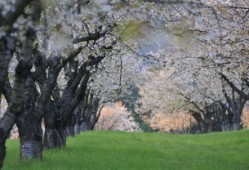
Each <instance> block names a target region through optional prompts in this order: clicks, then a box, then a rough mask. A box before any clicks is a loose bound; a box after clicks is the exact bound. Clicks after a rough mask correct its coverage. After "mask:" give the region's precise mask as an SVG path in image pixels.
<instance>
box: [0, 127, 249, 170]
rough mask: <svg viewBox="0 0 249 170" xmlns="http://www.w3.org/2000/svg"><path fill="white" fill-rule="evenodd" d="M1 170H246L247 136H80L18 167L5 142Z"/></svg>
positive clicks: (13, 145) (12, 144) (12, 146)
mask: <svg viewBox="0 0 249 170" xmlns="http://www.w3.org/2000/svg"><path fill="white" fill-rule="evenodd" d="M7 147H8V148H7V158H6V160H5V165H4V167H3V170H22V169H23V170H29V169H30V170H45V169H48V170H49V169H50V170H77V169H84V170H88V169H92V170H102V169H103V170H120V169H124V170H137V169H138V170H147V169H148V170H159V169H162V170H174V169H176V170H181V169H191V170H195V169H196V170H202V169H203V170H205V169H207V170H215V169H222V170H229V169H231V170H243V169H244V170H248V169H249V131H248V130H243V131H239V132H226V133H211V134H204V135H169V134H163V133H127V132H101V131H99V132H86V133H82V134H81V135H79V136H76V137H74V138H69V139H68V143H67V146H66V147H65V148H63V149H60V150H47V151H44V154H43V159H42V160H41V161H38V160H36V161H20V160H19V150H18V148H19V143H18V141H8V143H7Z"/></svg>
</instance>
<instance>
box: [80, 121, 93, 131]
mask: <svg viewBox="0 0 249 170" xmlns="http://www.w3.org/2000/svg"><path fill="white" fill-rule="evenodd" d="M80 130H81V131H88V130H91V122H90V121H83V122H82V123H81V125H80Z"/></svg>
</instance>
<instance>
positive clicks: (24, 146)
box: [17, 114, 43, 159]
mask: <svg viewBox="0 0 249 170" xmlns="http://www.w3.org/2000/svg"><path fill="white" fill-rule="evenodd" d="M17 126H18V129H19V136H20V142H21V146H20V155H21V159H32V158H35V159H37V158H38V159H40V158H42V134H43V133H42V128H41V121H39V120H37V118H36V117H34V116H33V115H30V114H23V115H21V116H19V118H18V120H17Z"/></svg>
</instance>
